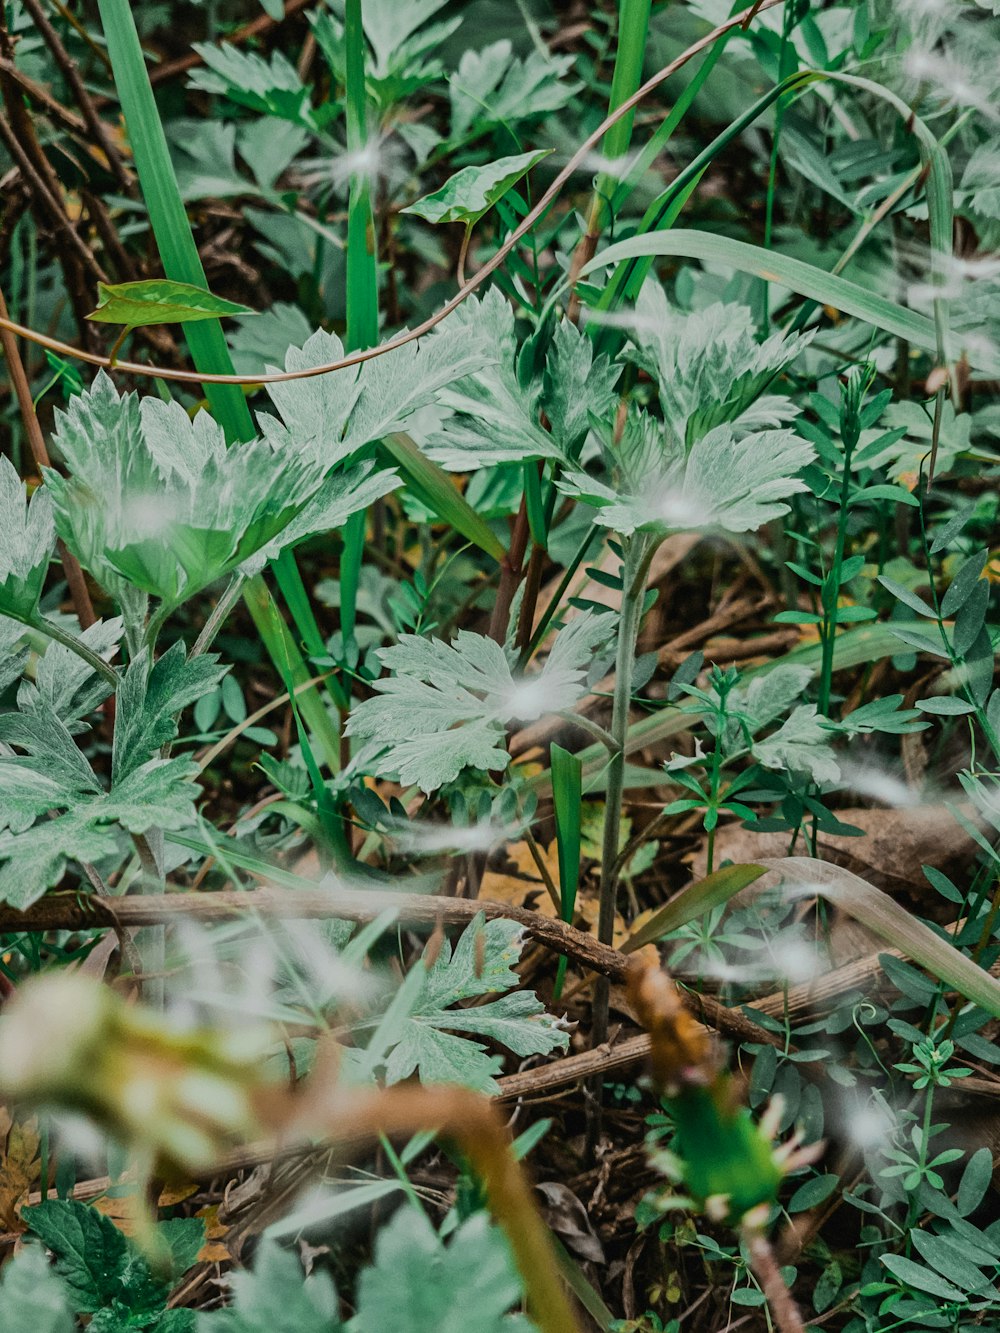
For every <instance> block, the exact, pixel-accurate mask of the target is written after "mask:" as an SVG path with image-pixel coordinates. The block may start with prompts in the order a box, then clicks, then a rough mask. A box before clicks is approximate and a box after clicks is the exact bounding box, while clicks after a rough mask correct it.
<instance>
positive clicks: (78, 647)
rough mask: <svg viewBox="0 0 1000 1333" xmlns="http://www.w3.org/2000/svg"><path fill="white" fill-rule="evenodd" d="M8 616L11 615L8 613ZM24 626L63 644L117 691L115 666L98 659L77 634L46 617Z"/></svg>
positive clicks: (36, 617)
mask: <svg viewBox="0 0 1000 1333" xmlns="http://www.w3.org/2000/svg"><path fill="white" fill-rule="evenodd" d="M8 614H10V613H9V612H8ZM11 619H14V620H20V619H21V618H20V617H19V616H12V617H11ZM21 623H22V624H23V625H27V627H28V628H29V629H33V630H37V631H38V632H39V634H44V635H45V637H46V638H48V639H54V640H55V642H56V643H61V644H62V646H63V647H64V648H68V649H69V650H70V652H71V653H76V655H77V657H79V658H81V659H82V660H83V661H84V662H86V663H87V665H88V666H89V667H91V668H92V669H93V670H94V671H96V672H97V674H98V675H99V676H103V677H104V679H105V680H106V681H107V682H108V684H109V685H110V686H111V688H112V689H114V690H116V689H117V688H118V684H119V677H118V672H117V671H116V670H115V669H114V667H113V666H109V665H108V663H107V662H105V660H104V658H103V657H98V655H97V653H95V652H94V650H93V649H92V648H88V647H87V645H86V644H85V643H84V642H83V640H82V639H78V638H77V637H76V635H75V634H70V633H69V631H68V630H64V629H60V627H59V626H58V625H56V624H54V623H53V621H51V620H46V619H45V617H44V616H41V615H39V616H35V617H33V618H31V619H26V620H22V621H21Z"/></svg>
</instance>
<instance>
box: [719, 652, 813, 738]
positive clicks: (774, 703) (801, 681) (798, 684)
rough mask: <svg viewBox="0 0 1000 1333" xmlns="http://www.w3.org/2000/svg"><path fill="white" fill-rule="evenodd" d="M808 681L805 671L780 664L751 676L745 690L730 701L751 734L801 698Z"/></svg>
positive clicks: (809, 674) (807, 674)
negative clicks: (746, 721)
mask: <svg viewBox="0 0 1000 1333" xmlns="http://www.w3.org/2000/svg"><path fill="white" fill-rule="evenodd" d="M811 679H812V672H811V671H810V669H809V668H808V667H805V666H793V665H791V663H788V662H781V663H779V664H778V665H777V666H775V667H772V668H771V670H770V671H765V672H764V673H763V674H762V675H759V676H755V677H754V678H753V680H752V681H751V682H750V683H749V685H747V687H746V688H745V689H740V690H735V691H734V692H733V695H732V696H731V697H732V698H733V702H734V705H735V707H736V708H737V709H738V710H739V712H741V713H742V714H743V715H744V716H745V717H746V718H747V720H748V723H749V726H750V731H751V733H753V732H757V731H760V730H761V728H762V727H766V726H767V725H768V723H770V722H774V721H776V720H777V719H778V718H779V717H781V715H782V713H784V712H786V710H787V709H788V708H789V707H790V706H791V705H792V704H793V703H794V702H795V700H796V699H798V698H799V697H800V696H801V694H802V691H803V690H804V689H805V688H806V686H807V685H808V684H809V682H810V680H811Z"/></svg>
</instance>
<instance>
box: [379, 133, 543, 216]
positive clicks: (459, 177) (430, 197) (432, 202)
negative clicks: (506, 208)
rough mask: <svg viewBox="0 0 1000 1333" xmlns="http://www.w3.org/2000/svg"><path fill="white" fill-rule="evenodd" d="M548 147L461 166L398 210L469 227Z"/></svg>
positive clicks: (497, 200) (525, 172)
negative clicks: (471, 165)
mask: <svg viewBox="0 0 1000 1333" xmlns="http://www.w3.org/2000/svg"><path fill="white" fill-rule="evenodd" d="M551 151H552V150H551V149H549V148H540V149H536V151H535V152H533V153H518V154H516V155H515V156H513V157H498V158H496V159H495V160H494V161H493V162H487V163H485V164H484V165H483V166H480V167H463V168H462V170H461V171H456V172H455V174H454V176H449V177H448V179H447V180H446V181H445V183H444V184H443V185H442V186H441V188H440V189H438V190H435V191H434V192H433V193H432V194H425V195H424V196H423V197H422V198H420V199H418V200H417V201H416V202H415V203H412V204H410V205H409V206H408V207H407V208H404V209H402V210H401V211H402V212H404V213H413V214H415V215H416V216H417V217H418V218H423V219H424V221H425V222H433V223H435V224H438V223H443V222H464V223H465V224H466V226H470V227H471V226H473V225H474V224H475V223H477V222H478V221H479V219H480V218H481V217H483V215H484V214H486V213H488V212H489V211H490V209H491V208H492V207H493V206H494V204H497V203H499V201H500V200H501V199H502V198H503V197H504V195H505V194H506V193H507V191H508V190H511V189H513V188H514V186H515V185H516V184H517V182H518V181H519V180H520V179H521V178H522V176H526V175H527V174H528V172H529V171H530V170H531V168H532V167H534V166H537V164H538V163H539V162H541V160H542V158H544V157H548V155H549V153H550V152H551Z"/></svg>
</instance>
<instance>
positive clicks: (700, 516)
mask: <svg viewBox="0 0 1000 1333" xmlns="http://www.w3.org/2000/svg"><path fill="white" fill-rule="evenodd" d="M653 429H654V428H653V427H652V426H644V427H643V430H644V433H645V434H646V436H647V440H646V443H645V445H644V447H643V449H642V453H641V454H636V455H635V457H634V458H633V459H632V460H631V461H630V462H626V464H625V466H624V468H623V472H625V473H626V476H625V477H624V478H623V481H624V485H623V487H622V490H621V491H618V490H617V489H616V488H613V487H611V486H607V485H604V484H603V483H601V482H598V481H596V480H594V479H592V478H591V477H589V475H588V474H586V473H582V472H578V473H575V474H571V475H567V477H566V479H565V480H564V481H562V482H560V488H561V489H563V490H565V491H567V492H569V493H570V494H574V495H577V496H578V497H579V498H580V499H582V500H584V501H585V502H586V503H588V504H592V505H595V506H596V507H597V509H598V521H599V522H600V523H601V524H602V525H603V526H604V527H608V528H611V529H612V530H613V531H615V532H620V533H624V534H626V535H628V534H629V533H632V532H636V531H643V532H658V533H669V532H694V531H711V530H712V529H713V528H718V529H721V530H722V531H724V532H753V531H756V530H757V529H758V528H760V527H762V526H763V524H765V523H768V522H770V521H771V519H774V518H780V517H781V515H782V514H786V513H787V512H788V505H787V504H786V503H785V500H786V498H787V497H788V496H789V495H792V494H795V493H797V492H800V491H805V490H807V489H808V488H807V487H806V484H805V482H803V481H800V480H799V479H798V478H797V477H796V475H795V474H796V473H797V472H799V471H800V470H801V469H802V468H803V467H805V466H806V464H807V463H810V462H811V461H812V459H813V458H814V456H815V455H814V452H813V448H812V445H810V444H808V443H807V442H806V441H805V440H802V439H800V438H799V437H798V436H797V435H796V434H795V433H794V432H793V431H791V430H767V431H760V432H758V433H755V434H752V435H747V436H745V437H744V438H743V439H737V437H736V435H735V434H734V432H733V428H732V426H730V425H723V426H716V427H715V428H714V429H713V430H711V431H709V432H708V434H707V435H703V436H702V437H701V438H700V439H697V440H695V442H694V444H693V445H692V446H691V448H690V450H688V451H684V450H683V449H679V448H673V449H671V448H669V446H668V447H666V448H663V449H662V452H661V451H660V449H659V448H657V447H656V446H655V445H654V442H653V439H652V438H651V434H650V433H651V432H652V430H653ZM629 473H630V474H631V475H628V474H629Z"/></svg>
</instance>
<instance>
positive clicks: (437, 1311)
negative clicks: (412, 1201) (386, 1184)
mask: <svg viewBox="0 0 1000 1333" xmlns="http://www.w3.org/2000/svg"><path fill="white" fill-rule="evenodd" d="M522 1295H523V1288H522V1285H521V1279H520V1276H519V1274H518V1272H517V1269H516V1267H515V1266H514V1261H513V1258H512V1256H511V1253H510V1249H509V1247H508V1244H507V1240H506V1237H505V1236H504V1234H503V1232H502V1231H500V1229H499V1228H498V1227H495V1226H491V1225H490V1223H489V1220H488V1218H487V1216H486V1214H485V1213H476V1214H474V1215H473V1216H472V1217H470V1218H469V1219H468V1221H466V1222H464V1223H463V1224H462V1225H461V1226H460V1227H459V1228H458V1229H457V1230H456V1231H455V1232H454V1233H453V1235H452V1236H451V1238H450V1239H449V1241H448V1243H447V1244H445V1243H444V1242H443V1241H442V1240H441V1239H440V1237H439V1236H438V1235H437V1233H436V1232H435V1230H434V1228H433V1226H432V1225H431V1222H430V1220H429V1219H428V1217H427V1215H426V1213H424V1212H422V1211H421V1210H420V1209H418V1208H410V1207H405V1206H404V1207H402V1208H400V1209H399V1210H398V1211H397V1213H396V1214H395V1216H394V1217H393V1218H392V1220H391V1221H390V1222H388V1223H387V1224H386V1225H385V1226H384V1227H383V1228H382V1229H381V1231H380V1232H379V1234H378V1237H377V1239H376V1241H375V1262H374V1264H373V1265H372V1266H371V1267H370V1268H366V1269H365V1270H364V1271H363V1272H362V1274H361V1278H360V1280H359V1283H358V1295H357V1307H358V1313H357V1314H356V1315H355V1317H354V1318H353V1319H352V1320H351V1322H350V1323H349V1324H348V1325H347V1327H348V1330H349V1333H375V1330H376V1329H379V1330H381V1329H390V1328H399V1327H400V1314H399V1312H400V1311H401V1310H405V1311H406V1319H405V1324H406V1333H471V1331H472V1330H473V1329H474V1330H475V1333H532V1330H534V1327H535V1326H534V1324H532V1323H531V1322H530V1321H529V1320H527V1319H525V1318H524V1317H523V1316H521V1315H516V1314H515V1315H511V1314H509V1313H508V1312H509V1311H510V1309H511V1307H512V1306H514V1305H515V1304H516V1303H517V1302H518V1301H519V1300H521V1298H522ZM473 1311H474V1314H473V1313H472V1312H473ZM199 1333H200V1330H199ZM212 1333H214V1330H212ZM310 1333H311V1331H310Z"/></svg>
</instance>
